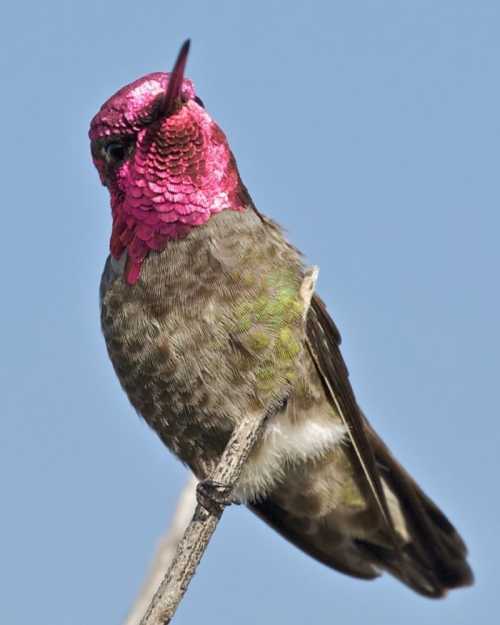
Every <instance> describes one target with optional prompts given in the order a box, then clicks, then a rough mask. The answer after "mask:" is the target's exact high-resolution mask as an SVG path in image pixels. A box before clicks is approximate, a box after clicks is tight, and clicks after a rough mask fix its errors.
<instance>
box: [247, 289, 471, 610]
mask: <svg viewBox="0 0 500 625" xmlns="http://www.w3.org/2000/svg"><path fill="white" fill-rule="evenodd" d="M307 346H308V349H309V351H310V354H311V357H312V358H313V360H314V362H315V364H316V367H317V370H318V372H319V375H320V377H321V379H322V381H323V385H324V388H325V392H326V393H327V395H328V396H329V397H330V400H331V402H332V405H333V406H335V407H336V409H337V410H338V411H339V412H340V414H341V417H342V419H343V420H344V422H345V424H346V426H347V427H348V430H349V435H350V440H351V443H352V446H353V448H354V450H355V458H357V460H358V461H359V464H360V468H361V469H362V471H363V474H364V476H365V478H366V484H367V487H368V488H367V493H368V495H369V496H370V497H371V500H372V503H373V506H374V510H378V516H379V518H380V520H381V521H382V523H383V524H384V525H385V528H386V530H387V533H388V535H389V536H392V540H390V541H389V543H388V546H382V545H381V544H379V543H377V544H375V543H372V542H369V541H367V540H358V539H346V540H344V541H341V542H340V543H339V544H338V548H337V547H336V546H334V545H332V547H331V549H329V550H328V551H327V552H326V551H325V549H323V548H320V546H316V545H315V543H314V541H313V540H312V539H311V537H308V536H307V535H303V534H302V533H301V532H300V531H299V530H297V529H294V523H293V519H291V518H290V517H288V516H287V513H285V512H284V511H283V510H282V509H281V508H280V507H279V506H278V505H276V504H275V503H273V501H272V500H271V499H267V500H264V501H261V502H256V503H254V504H252V505H251V506H250V507H251V508H252V510H253V511H254V512H256V513H257V514H258V515H259V516H260V517H261V518H263V519H264V520H265V521H266V522H267V523H269V524H270V525H271V526H272V527H274V528H275V529H276V530H277V531H278V532H280V533H281V534H282V535H283V536H284V537H285V538H287V539H288V540H290V541H291V542H292V543H294V544H295V545H297V546H298V547H299V548H301V549H302V550H304V551H305V552H307V553H309V554H310V555H311V556H313V557H315V558H316V559H318V560H319V561H320V562H323V563H324V564H326V565H328V566H331V567H333V568H336V569H338V570H340V571H342V572H344V573H347V574H349V575H354V576H356V577H361V578H365V579H371V578H374V577H377V575H378V574H379V571H380V569H384V570H386V571H388V572H390V573H392V574H393V575H394V576H396V577H397V578H399V579H400V580H401V581H402V582H404V583H405V584H407V585H408V586H410V587H411V588H412V589H413V590H415V591H416V592H418V593H420V594H422V595H425V596H428V597H433V598H436V597H442V596H444V595H445V594H446V591H447V590H449V589H451V588H457V587H459V586H465V585H468V584H471V583H472V581H473V575H472V571H471V569H470V568H469V566H468V564H467V562H466V560H465V558H466V555H467V552H466V548H465V545H464V543H463V541H462V539H461V538H460V536H459V535H458V533H457V532H456V530H455V528H454V527H453V525H452V524H451V523H450V521H449V520H448V519H447V518H446V517H445V515H444V514H443V513H442V512H441V511H440V510H439V508H438V507H437V506H436V505H435V504H434V503H433V502H432V501H431V500H430V499H429V498H428V497H427V496H426V495H425V494H424V493H423V492H422V490H421V489H420V488H419V486H418V485H417V484H416V483H415V481H414V480H413V479H412V478H411V477H410V476H409V475H408V473H407V472H406V471H405V470H404V469H403V467H402V466H401V465H400V464H399V463H398V462H397V461H396V460H395V459H394V457H393V456H392V454H391V453H390V451H389V450H388V448H387V447H386V445H385V444H384V443H383V442H382V441H381V440H380V438H379V437H378V435H377V434H376V433H375V431H374V430H373V429H372V427H371V426H370V424H369V423H368V421H367V419H366V418H365V417H364V415H363V413H362V412H361V410H360V408H359V407H358V405H357V403H356V400H355V397H354V393H353V390H352V388H351V385H350V382H349V375H348V371H347V368H346V366H345V363H344V360H343V358H342V355H341V353H340V347H339V346H340V334H339V332H338V330H337V328H336V326H335V324H334V322H333V321H332V319H331V318H330V316H329V314H328V312H327V310H326V307H325V305H324V303H323V302H322V301H321V300H320V298H319V297H317V296H316V295H315V296H314V297H313V298H312V301H311V307H310V309H309V313H308V317H307ZM382 481H384V483H385V485H386V486H388V487H389V489H390V490H391V491H392V492H393V493H394V495H395V496H396V498H397V499H398V502H399V505H400V507H401V510H402V512H403V515H404V517H405V521H406V524H407V527H408V531H409V534H410V540H409V542H407V543H405V544H402V542H401V539H400V538H399V537H398V536H397V534H396V532H395V530H394V527H393V523H392V519H391V516H390V513H389V507H388V504H387V500H386V497H385V494H384V489H383V486H382ZM384 525H383V526H384ZM391 542H392V543H393V546H392V547H391V546H390V545H391Z"/></svg>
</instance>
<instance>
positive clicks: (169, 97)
mask: <svg viewBox="0 0 500 625" xmlns="http://www.w3.org/2000/svg"><path fill="white" fill-rule="evenodd" d="M190 45H191V41H190V40H189V39H186V41H185V42H184V43H183V44H182V48H181V49H180V51H179V54H178V55H177V60H176V61H175V65H174V69H173V70H172V72H171V73H170V75H169V77H168V85H167V92H166V94H165V101H164V103H163V106H162V111H161V114H162V115H164V116H165V117H167V116H168V115H171V114H172V113H173V112H174V110H175V105H176V101H177V100H178V98H179V97H180V96H181V90H182V81H183V80H184V70H185V69H186V63H187V58H188V54H189V46H190Z"/></svg>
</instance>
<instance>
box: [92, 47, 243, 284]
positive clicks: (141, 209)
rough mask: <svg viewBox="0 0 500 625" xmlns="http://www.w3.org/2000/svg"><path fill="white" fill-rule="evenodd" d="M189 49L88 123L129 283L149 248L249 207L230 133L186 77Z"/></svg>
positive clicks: (114, 245) (114, 250)
mask: <svg viewBox="0 0 500 625" xmlns="http://www.w3.org/2000/svg"><path fill="white" fill-rule="evenodd" d="M188 52H189V41H186V42H185V43H184V45H183V46H182V48H181V51H180V52H179V56H178V57H177V61H176V63H175V65H174V69H173V70H172V72H171V73H170V74H166V73H155V74H148V75H147V76H144V77H143V78H139V79H138V80H136V81H134V82H133V83H131V84H129V85H127V86H126V87H123V88H122V89H120V91H118V92H117V93H116V94H115V95H114V96H113V97H111V98H110V99H109V100H108V101H107V102H105V103H104V104H103V105H102V107H101V109H100V111H99V112H98V113H97V115H96V116H95V117H94V119H93V120H92V122H91V124H90V131H89V136H90V140H91V149H92V157H93V160H94V164H95V166H96V167H97V170H98V172H99V175H100V177H101V181H102V183H103V184H104V185H106V186H107V187H108V189H109V192H110V195H111V209H112V214H113V229H112V234H111V241H110V248H111V254H112V255H113V257H114V258H116V259H119V258H120V257H121V256H122V254H123V253H124V252H127V265H126V279H127V281H128V282H129V283H130V284H133V283H134V282H136V281H137V280H138V279H139V276H140V271H141V265H142V262H143V261H144V259H145V258H146V256H147V255H148V254H149V252H150V251H161V250H163V249H164V248H165V247H166V246H167V245H168V242H169V241H171V240H172V239H178V238H181V237H184V236H187V235H188V234H189V232H190V230H191V229H192V228H194V227H197V226H201V225H203V224H204V223H206V221H207V220H208V219H209V218H210V216H211V215H213V214H214V213H219V212H220V211H223V210H226V209H230V210H239V211H241V210H244V209H245V208H246V205H247V204H248V196H247V193H246V189H245V187H244V186H243V184H242V182H241V180H240V176H239V174H238V169H237V167H236V163H235V160H234V157H233V155H232V153H231V150H230V149H229V146H228V143H227V140H226V137H225V135H224V133H223V132H222V130H221V129H220V128H219V127H218V126H217V124H216V123H215V122H214V121H213V120H212V118H211V117H210V115H209V114H208V113H207V112H206V111H205V109H204V107H203V104H202V102H201V100H200V99H199V98H198V97H197V96H196V94H195V90H194V86H193V83H192V82H191V81H190V80H187V79H185V78H184V68H185V66H186V61H187V56H188Z"/></svg>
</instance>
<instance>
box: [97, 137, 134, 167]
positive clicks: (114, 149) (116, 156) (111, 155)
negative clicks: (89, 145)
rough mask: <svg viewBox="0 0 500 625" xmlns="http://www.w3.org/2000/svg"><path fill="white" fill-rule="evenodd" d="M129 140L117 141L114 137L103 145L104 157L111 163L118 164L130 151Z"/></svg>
mask: <svg viewBox="0 0 500 625" xmlns="http://www.w3.org/2000/svg"><path fill="white" fill-rule="evenodd" d="M130 146H131V143H130V142H129V141H117V140H116V139H114V140H113V141H110V142H109V143H106V145H105V146H104V147H103V152H104V157H105V158H106V161H107V162H108V163H110V164H111V165H119V164H120V163H123V161H124V160H125V159H126V158H127V156H128V154H129V152H130Z"/></svg>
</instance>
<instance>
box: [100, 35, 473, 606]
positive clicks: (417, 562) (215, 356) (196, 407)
mask: <svg viewBox="0 0 500 625" xmlns="http://www.w3.org/2000/svg"><path fill="white" fill-rule="evenodd" d="M188 52H189V40H188V41H186V42H185V43H184V45H183V46H182V48H181V50H180V52H179V54H178V57H177V60H176V62H175V64H174V67H173V70H172V72H170V73H164V72H158V73H152V74H148V75H146V76H144V77H142V78H139V79H137V80H135V81H134V82H132V83H130V84H128V85H126V86H125V87H123V88H122V89H120V90H119V91H118V92H117V93H115V94H114V95H113V96H112V97H111V98H110V99H109V100H107V101H106V102H105V103H104V104H103V105H102V107H101V108H100V110H99V111H98V112H97V114H96V115H95V116H94V118H93V119H92V121H91V125H90V131H89V137H90V142H91V153H92V158H93V162H94V164H95V166H96V168H97V171H98V173H99V176H100V179H101V182H102V184H103V185H105V186H106V187H107V188H108V190H109V194H110V199H111V213H112V230H111V239H110V254H109V256H108V259H107V261H106V264H105V267H104V272H103V274H102V278H101V285H100V302H101V325H102V331H103V334H104V338H105V342H106V346H107V350H108V353H109V356H110V359H111V362H112V364H113V367H114V369H115V371H116V374H117V376H118V379H119V381H120V383H121V385H122V387H123V389H124V390H125V392H126V394H127V395H128V398H129V400H130V402H131V404H132V405H133V407H134V408H135V409H136V411H137V412H138V413H139V414H140V415H142V417H143V418H144V419H145V420H146V422H147V423H148V424H149V426H151V428H152V429H153V430H154V431H155V432H156V433H157V434H158V436H159V437H160V439H161V440H162V441H163V443H164V444H165V445H166V446H167V447H168V448H169V449H170V450H171V451H172V452H173V453H174V454H175V455H176V456H177V457H178V458H179V459H180V460H181V461H182V462H183V463H184V464H186V465H187V466H188V467H190V469H191V470H192V471H193V472H194V474H195V475H196V476H197V478H198V479H199V480H201V481H206V480H208V479H209V477H210V475H211V472H212V471H213V469H214V467H215V466H216V464H217V462H218V460H219V458H220V456H221V454H222V452H223V450H224V448H225V446H226V443H227V442H228V439H229V437H230V435H231V433H232V431H233V429H234V428H235V426H237V424H238V423H239V422H241V420H242V419H243V417H244V416H248V415H250V416H251V415H255V417H256V418H257V417H258V415H261V414H262V413H263V411H265V410H268V409H269V410H271V416H270V417H269V419H268V421H267V422H266V425H265V429H264V432H263V435H262V438H261V440H260V441H259V442H258V443H257V445H256V447H255V449H254V450H253V451H252V452H251V455H250V457H249V459H248V461H247V463H246V464H245V466H244V469H243V471H242V474H241V477H240V479H239V481H238V483H237V486H236V489H235V491H234V493H233V496H234V497H235V499H236V500H237V501H238V502H240V503H244V504H246V505H247V506H248V507H249V508H250V509H251V510H252V511H253V512H255V513H256V514H257V515H258V516H260V517H261V518H262V519H263V520H264V521H266V522H267V523H268V524H269V525H270V526H271V527H272V528H274V529H275V530H277V531H278V532H279V533H280V534H281V535H282V536H284V537H285V538H286V539H288V540H289V541H290V542H291V543H293V544H294V545H296V546H297V547H299V548H300V549H302V550H303V551H304V552H305V553H307V554H309V555H311V556H312V557H313V558H315V559H317V560H319V561H320V562H322V563H323V564H325V565H327V566H328V567H331V568H333V569H337V570H338V571H341V572H343V573H346V574H348V575H351V576H354V577H358V578H362V579H373V578H376V577H378V576H379V575H380V574H381V573H383V572H388V573H390V574H392V575H393V576H395V577H396V578H398V579H399V580H400V581H401V582H403V583H404V584H406V585H407V586H409V587H410V588H411V589H413V590H414V591H416V592H417V593H420V594H421V595H424V596H427V597H433V598H436V597H443V596H444V595H445V594H446V593H447V591H448V590H450V589H453V588H458V587H461V586H466V585H469V584H471V583H472V581H473V575H472V571H471V569H470V568H469V566H468V564H467V561H466V556H467V551H466V547H465V545H464V542H463V540H462V539H461V537H460V535H459V534H458V532H457V531H456V530H455V528H454V527H453V525H452V524H451V522H450V521H449V520H448V518H447V517H446V516H445V515H444V514H443V512H441V510H440V509H439V508H438V506H437V505H436V504H435V503H434V502H433V501H431V499H430V498H429V497H428V496H427V495H426V494H425V493H424V492H423V491H422V490H421V488H420V487H419V486H418V485H417V484H416V482H415V481H414V480H413V479H412V477H411V476H410V475H409V474H408V473H407V472H406V471H405V469H404V468H403V467H402V466H401V465H400V464H399V462H398V461H397V460H396V459H395V458H394V456H393V455H392V454H391V452H390V451H389V449H388V448H387V447H386V445H385V444H384V443H383V441H382V440H381V438H380V437H379V436H378V435H377V433H376V432H375V431H374V430H373V428H372V427H371V425H370V424H369V422H368V420H367V418H366V417H365V415H364V414H363V411H362V410H361V408H360V407H359V405H358V403H357V401H356V398H355V395H354V392H353V389H352V387H351V383H350V380H349V374H348V370H347V368H346V365H345V363H344V360H343V358H342V355H341V352H340V341H341V339H340V334H339V332H338V330H337V327H336V326H335V323H334V322H333V320H332V318H331V317H330V315H329V313H328V311H327V309H326V306H325V304H324V302H323V301H322V300H321V299H320V298H319V297H318V296H317V295H316V294H315V293H311V292H309V293H308V292H307V289H308V288H310V285H311V281H312V279H313V278H314V275H313V274H314V272H311V269H310V268H308V267H306V266H305V264H304V260H303V256H302V254H301V253H300V252H299V251H298V250H297V249H296V248H295V247H293V246H292V245H291V244H290V243H289V242H288V241H287V239H286V238H285V236H284V234H283V231H282V229H281V228H280V226H279V225H278V224H276V223H275V222H274V221H272V220H271V219H269V218H268V217H266V216H265V215H263V214H262V213H261V212H259V210H258V209H257V208H256V207H255V205H254V203H253V202H252V199H251V197H250V195H249V192H248V191H247V189H246V187H245V185H244V184H243V182H242V180H241V177H240V174H239V171H238V167H237V165H236V161H235V158H234V156H233V154H232V152H231V149H230V147H229V144H228V140H227V138H226V136H225V134H224V132H223V131H222V130H221V129H220V127H219V126H218V125H217V123H216V122H215V121H214V120H213V119H212V117H211V115H210V114H209V113H208V112H207V110H206V109H205V106H204V104H203V102H202V100H201V99H200V98H199V97H198V95H197V94H196V91H195V87H194V85H193V83H192V81H191V80H189V79H187V78H186V77H185V75H184V74H185V67H186V62H187V58H188ZM308 285H309V287H308Z"/></svg>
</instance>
